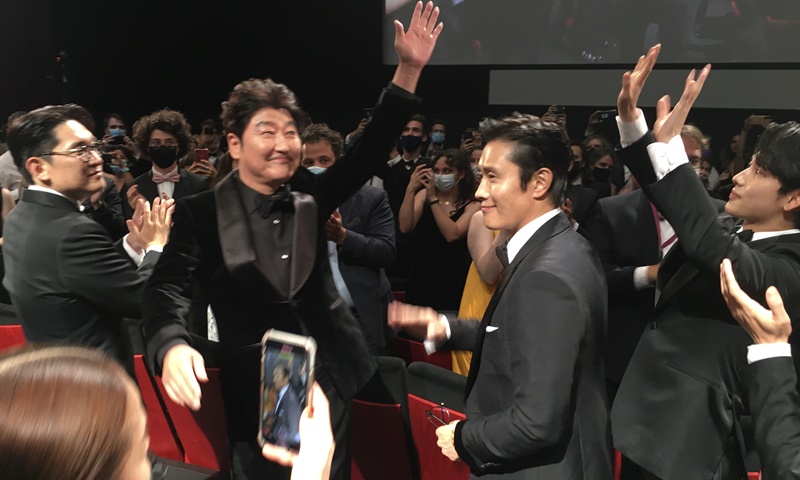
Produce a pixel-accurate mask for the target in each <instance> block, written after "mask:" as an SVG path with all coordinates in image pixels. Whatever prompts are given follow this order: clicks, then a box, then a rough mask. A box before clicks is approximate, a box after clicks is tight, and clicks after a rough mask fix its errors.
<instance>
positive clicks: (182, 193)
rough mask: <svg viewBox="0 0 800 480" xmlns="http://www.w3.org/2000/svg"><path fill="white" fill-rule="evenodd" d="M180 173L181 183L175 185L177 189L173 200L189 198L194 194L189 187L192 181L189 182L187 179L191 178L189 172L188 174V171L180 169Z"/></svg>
mask: <svg viewBox="0 0 800 480" xmlns="http://www.w3.org/2000/svg"><path fill="white" fill-rule="evenodd" d="M178 171H179V172H180V175H181V181H180V182H176V183H175V189H174V190H173V191H172V198H183V197H188V196H189V195H191V194H192V193H193V192H190V191H189V186H190V185H189V182H190V180H187V177H188V176H189V172H187V171H186V170H184V169H182V168H181V169H179V170H178Z"/></svg>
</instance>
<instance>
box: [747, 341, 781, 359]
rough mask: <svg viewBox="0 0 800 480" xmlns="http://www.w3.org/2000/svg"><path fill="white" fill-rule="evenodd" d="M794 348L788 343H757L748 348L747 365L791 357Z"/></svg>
mask: <svg viewBox="0 0 800 480" xmlns="http://www.w3.org/2000/svg"><path fill="white" fill-rule="evenodd" d="M791 356H792V346H791V345H789V344H788V343H757V344H755V345H750V346H749V347H747V363H748V364H750V363H755V362H757V361H759V360H766V359H768V358H776V357H791Z"/></svg>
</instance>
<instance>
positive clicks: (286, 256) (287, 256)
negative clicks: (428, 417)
mask: <svg viewBox="0 0 800 480" xmlns="http://www.w3.org/2000/svg"><path fill="white" fill-rule="evenodd" d="M287 258H289V255H287V254H285V253H284V254H283V255H281V260H286V259H287Z"/></svg>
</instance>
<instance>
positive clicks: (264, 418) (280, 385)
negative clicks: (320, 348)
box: [258, 329, 317, 450]
mask: <svg viewBox="0 0 800 480" xmlns="http://www.w3.org/2000/svg"><path fill="white" fill-rule="evenodd" d="M316 353H317V343H316V342H315V341H314V339H313V338H311V337H305V336H302V335H297V334H294V333H288V332H283V331H280V330H275V329H270V330H268V331H267V333H265V334H264V337H263V338H262V339H261V397H260V401H259V406H260V410H261V411H260V412H259V428H258V443H259V445H261V446H262V447H263V446H264V444H265V443H271V444H273V445H277V446H279V447H283V448H290V449H292V450H299V449H300V415H301V414H302V413H303V409H305V408H306V405H307V404H308V403H309V402H310V401H311V386H312V385H313V384H314V358H315V356H316Z"/></svg>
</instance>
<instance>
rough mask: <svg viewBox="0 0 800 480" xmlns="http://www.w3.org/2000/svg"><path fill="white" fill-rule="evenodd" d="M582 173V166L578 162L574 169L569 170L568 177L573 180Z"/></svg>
mask: <svg viewBox="0 0 800 480" xmlns="http://www.w3.org/2000/svg"><path fill="white" fill-rule="evenodd" d="M580 174H581V167H580V166H579V165H578V164H577V163H576V164H575V165H574V166H573V167H572V170H570V171H569V172H567V179H568V180H569V181H570V182H571V181H573V180H575V179H576V178H578V175H580Z"/></svg>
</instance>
